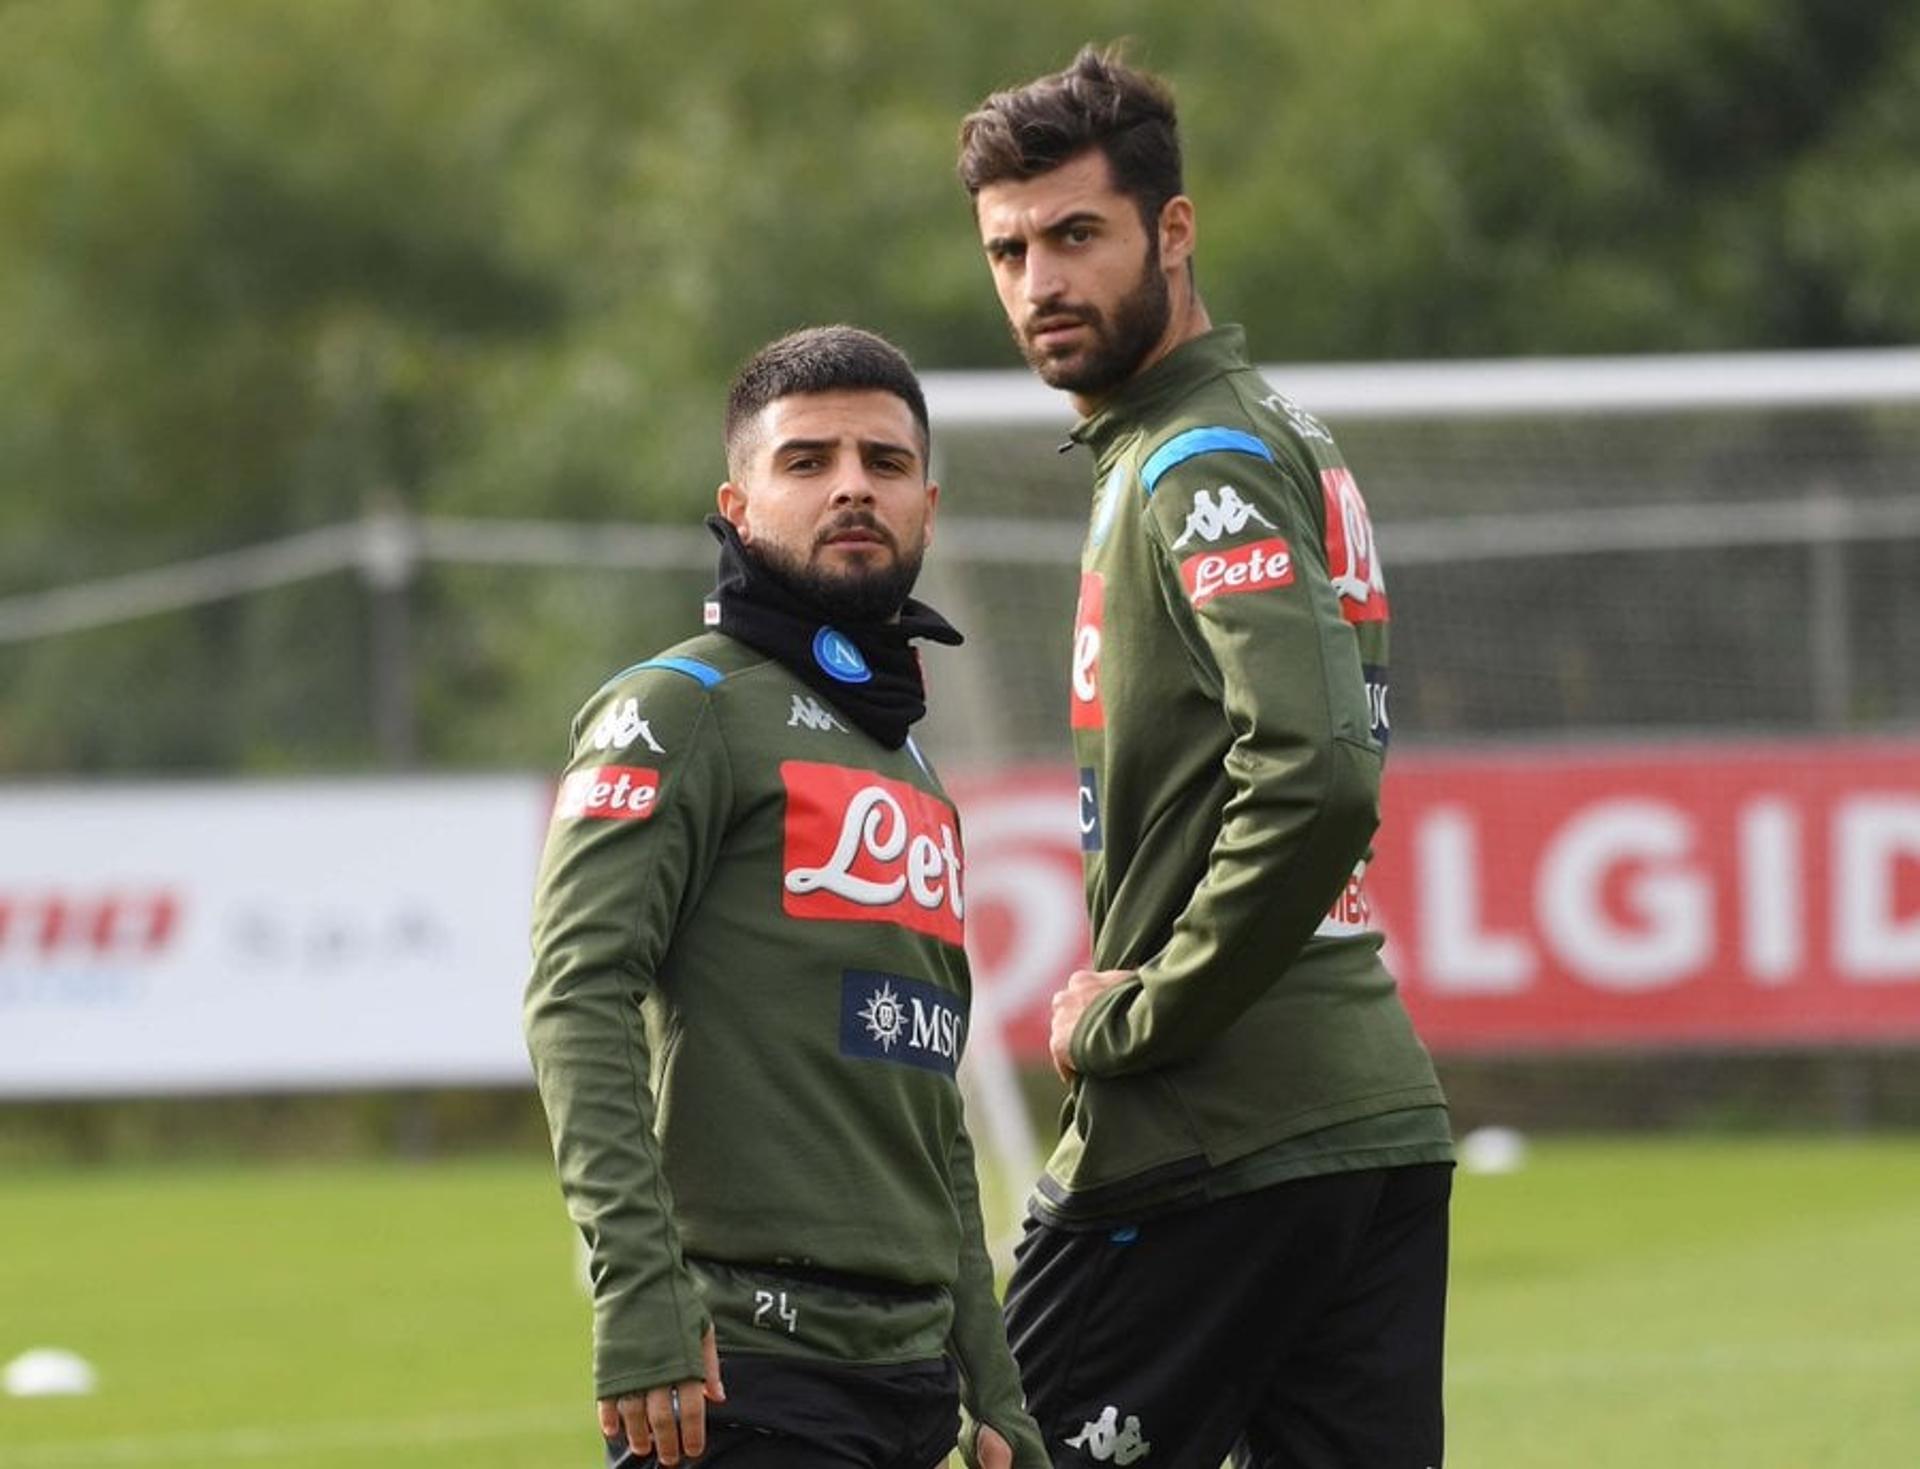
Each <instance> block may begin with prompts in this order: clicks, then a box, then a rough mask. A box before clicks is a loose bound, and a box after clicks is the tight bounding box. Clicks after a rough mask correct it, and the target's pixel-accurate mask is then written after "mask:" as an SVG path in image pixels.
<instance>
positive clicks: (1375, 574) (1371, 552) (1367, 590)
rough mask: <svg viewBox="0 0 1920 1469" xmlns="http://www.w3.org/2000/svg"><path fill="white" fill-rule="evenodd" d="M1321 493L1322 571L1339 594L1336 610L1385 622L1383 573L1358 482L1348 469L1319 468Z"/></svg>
mask: <svg viewBox="0 0 1920 1469" xmlns="http://www.w3.org/2000/svg"><path fill="white" fill-rule="evenodd" d="M1320 494H1321V497H1322V499H1324V500H1325V502H1326V510H1327V570H1328V571H1329V572H1330V573H1331V574H1332V577H1333V589H1334V590H1335V591H1336V592H1338V593H1339V594H1340V615H1341V616H1343V617H1344V618H1346V619H1347V621H1348V622H1385V621H1386V620H1387V578H1386V573H1385V572H1383V571H1382V570H1381V569H1380V554H1379V550H1378V548H1377V547H1376V546H1375V545H1374V543H1373V518H1372V517H1371V516H1370V515H1368V514H1367V502H1366V501H1365V500H1364V499H1362V498H1361V496H1360V486H1359V485H1357V484H1356V483H1354V479H1353V474H1352V472H1351V471H1350V470H1347V469H1345V468H1340V469H1323V470H1321V471H1320Z"/></svg>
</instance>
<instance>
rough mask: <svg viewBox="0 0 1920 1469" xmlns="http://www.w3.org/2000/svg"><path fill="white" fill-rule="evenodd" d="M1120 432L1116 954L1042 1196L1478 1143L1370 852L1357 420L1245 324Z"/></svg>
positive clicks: (1109, 518) (1088, 671) (1094, 685)
mask: <svg viewBox="0 0 1920 1469" xmlns="http://www.w3.org/2000/svg"><path fill="white" fill-rule="evenodd" d="M1074 437H1075V439H1076V440H1078V441H1079V442H1080V443H1082V444H1084V445H1086V446H1087V447H1088V448H1090V449H1091V450H1092V451H1093V453H1094V455H1095V457H1096V460H1097V466H1096V483H1097V485H1098V490H1097V494H1096V501H1095V505H1094V510H1093V519H1092V524H1091V527H1090V530H1089V533H1088V537H1087V542H1086V549H1085V552H1084V555H1083V559H1082V572H1081V588H1080V606H1079V612H1078V616H1077V620H1076V627H1075V637H1074V651H1073V669H1072V695H1073V698H1072V718H1071V722H1072V725H1073V740H1074V750H1075V754H1076V757H1077V761H1078V764H1079V766H1080V802H1081V809H1080V816H1081V833H1082V840H1081V845H1082V848H1083V851H1084V857H1085V868H1086V882H1087V901H1088V909H1089V914H1090V917H1091V921H1092V927H1093V948H1094V963H1095V967H1096V968H1099V969H1134V970H1137V971H1138V975H1137V978H1136V979H1135V980H1133V981H1131V982H1129V983H1127V984H1124V985H1122V986H1119V987H1117V988H1115V989H1114V990H1112V991H1110V992H1108V993H1107V994H1106V995H1103V996H1102V997H1101V998H1100V999H1099V1000H1097V1001H1096V1002H1095V1003H1094V1004H1093V1005H1092V1006H1091V1007H1089V1009H1088V1010H1087V1012H1086V1014H1085V1015H1084V1016H1083V1017H1082V1019H1081V1022H1080V1024H1079V1026H1078V1027H1077V1029H1076V1030H1075V1032H1074V1034H1073V1037H1072V1043H1071V1048H1070V1049H1071V1055H1072V1059H1073V1063H1074V1065H1075V1067H1076V1068H1077V1070H1078V1072H1079V1077H1080V1080H1079V1082H1078V1084H1077V1085H1076V1088H1075V1090H1074V1093H1073V1095H1072V1097H1071V1099H1070V1102H1069V1107H1068V1116H1067V1126H1066V1128H1065V1131H1064V1135H1063V1137H1062V1140H1061V1143H1060V1146H1059V1148H1058V1149H1057V1150H1056V1152H1055V1153H1054V1155H1053V1158H1052V1159H1051V1161H1050V1162H1049V1164H1048V1167H1047V1171H1046V1174H1045V1176H1044V1177H1043V1179H1042V1180H1041V1185H1040V1199H1039V1201H1038V1203H1039V1206H1040V1208H1041V1211H1042V1212H1043V1213H1046V1214H1049V1215H1051V1216H1052V1217H1054V1218H1056V1219H1057V1220H1059V1221H1061V1222H1073V1221H1075V1220H1088V1221H1092V1220H1099V1219H1103V1218H1107V1217H1110V1216H1113V1215H1116V1214H1123V1213H1127V1212H1129V1211H1133V1210H1137V1209H1140V1208H1143V1207H1146V1206H1149V1205H1155V1204H1165V1203H1167V1202H1169V1201H1174V1200H1182V1199H1190V1198H1195V1197H1219V1196H1222V1195H1224V1194H1229V1193H1233V1192H1237V1191H1241V1190H1244V1189H1249V1188H1255V1187H1260V1186H1262V1185H1264V1184H1266V1183H1271V1182H1277V1181H1280V1180H1281V1179H1284V1178H1289V1177H1299V1176H1304V1175H1307V1174H1311V1173H1319V1172H1332V1171H1338V1170H1341V1169H1346V1168H1358V1167H1369V1166H1377V1165H1387V1164H1398V1163H1414V1162H1433V1161H1444V1160H1446V1159H1448V1158H1450V1157H1451V1155H1452V1154H1451V1141H1450V1138H1449V1132H1448V1126H1447V1118H1446V1112H1445V1108H1444V1099H1443V1097H1442V1094H1441V1091H1440V1087H1439V1084H1438V1082H1437V1081H1436V1079H1435V1076H1434V1072H1433V1067H1432V1064H1431V1062H1430V1061H1429V1059H1428V1057H1427V1054H1426V1052H1425V1050H1424V1048H1423V1047H1422V1046H1421V1044H1420V1042H1419V1040H1418V1039H1417V1038H1416V1036H1415V1035H1414V1032H1413V1029H1412V1026H1411V1024H1410V1023H1409V1021H1408V1018H1407V1015H1406V1011H1405V1008H1404V1007H1403V1006H1402V1004H1401V1002H1400V999H1399V996H1398V993H1397V991H1396V989H1395V986H1394V982H1393V978H1392V976H1391V975H1390V974H1389V973H1388V972H1387V970H1386V968H1385V966H1384V965H1383V964H1382V963H1381V960H1380V952H1379V951H1380V935H1379V933H1378V931H1377V930H1375V929H1374V928H1373V927H1372V926H1371V924H1370V922H1369V914H1368V910H1367V903H1366V897H1365V886H1364V864H1365V862H1366V859H1367V856H1368V851H1369V842H1370V841H1371V838H1372V835H1373V832H1374V829H1375V827H1376V825H1377V824H1378V819H1379V817H1378V796H1379V782H1380V771H1381V764H1382V761H1383V759H1384V756H1385V752H1386V743H1387V733H1388V727H1387V719H1388V714H1387V686H1388V681H1387V625H1388V621H1387V610H1388V606H1387V593H1386V585H1385V578H1384V576H1383V574H1382V572H1381V568H1380V563H1379V559H1378V556H1377V554H1376V548H1375V547H1374V545H1373V539H1372V531H1371V527H1370V525H1369V522H1368V520H1367V515H1366V507H1365V505H1364V503H1363V501H1362V500H1361V497H1360V492H1359V490H1358V488H1357V486H1356V485H1355V484H1354V480H1353V476H1352V475H1351V474H1350V473H1349V472H1348V470H1347V468H1346V466H1345V464H1344V463H1343V462H1342V460H1341V458H1340V455H1339V452H1338V450H1337V449H1336V448H1335V446H1334V442H1333V439H1332V436H1331V435H1330V434H1328V432H1327V431H1326V429H1325V428H1324V427H1323V426H1322V425H1321V424H1320V423H1319V422H1318V421H1316V420H1315V419H1313V418H1312V417H1310V416H1309V415H1308V414H1306V413H1305V412H1304V411H1302V410H1301V409H1299V408H1298V407H1296V406H1295V405H1293V404H1292V403H1290V402H1288V401H1287V400H1286V399H1285V398H1283V397H1281V396H1280V395H1279V394H1277V393H1275V392H1274V391H1273V390H1272V389H1271V388H1270V387H1269V386H1268V385H1267V384H1266V383H1265V382H1264V381H1263V380H1262V379H1261V377H1260V376H1259V374H1258V373H1257V372H1255V371H1254V369H1253V368H1252V367H1251V366H1250V365H1249V364H1248V362H1247V360H1246V357H1245V352H1244V345H1243V339H1242V337H1241V333H1240V331H1239V329H1238V328H1237V327H1224V328H1221V329H1219V330H1216V331H1213V332H1210V333H1208V334H1206V335H1204V336H1202V337H1199V338H1196V339H1195V340H1193V341H1190V342H1187V343H1185V344H1184V345H1182V346H1181V347H1179V348H1178V349H1176V350H1175V351H1174V352H1172V353H1171V354H1169V355H1168V356H1167V357H1165V358H1163V359H1162V360H1161V361H1159V362H1158V363H1156V364H1154V366H1152V367H1151V368H1149V369H1148V370H1147V371H1146V372H1145V373H1143V374H1141V375H1140V376H1139V377H1137V378H1135V379H1133V380H1131V381H1129V382H1128V383H1127V384H1126V385H1124V386H1123V387H1122V388H1121V389H1120V390H1119V391H1118V392H1117V393H1115V394H1114V395H1113V396H1112V397H1111V398H1110V399H1108V400H1107V401H1106V402H1104V403H1103V404H1102V405H1101V407H1100V409H1099V411H1098V412H1096V413H1095V414H1094V415H1093V416H1091V417H1089V418H1088V419H1087V420H1085V421H1084V422H1083V423H1081V424H1080V425H1079V427H1078V428H1077V429H1076V430H1075V434H1074Z"/></svg>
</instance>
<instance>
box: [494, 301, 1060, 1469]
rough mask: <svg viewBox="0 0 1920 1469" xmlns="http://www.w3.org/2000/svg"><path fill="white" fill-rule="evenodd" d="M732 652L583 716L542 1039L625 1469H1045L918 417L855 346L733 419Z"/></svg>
mask: <svg viewBox="0 0 1920 1469" xmlns="http://www.w3.org/2000/svg"><path fill="white" fill-rule="evenodd" d="M726 450H727V470H728V481H727V483H725V484H723V485H722V486H721V487H720V491H719V505H720V514H719V515H718V516H715V517H712V518H711V519H710V520H709V522H708V524H709V525H710V526H712V527H713V529H714V532H715V534H716V535H717V536H718V537H719V539H720V541H721V551H720V575H719V585H718V587H717V588H716V590H715V593H714V596H713V598H712V600H711V601H710V602H709V603H708V604H707V609H706V621H707V624H708V626H709V628H710V629H711V630H710V631H707V632H704V633H702V634H701V635H699V636H696V637H693V638H691V639H689V640H687V641H685V642H683V643H680V644H678V645H676V646H674V647H672V648H669V649H668V650H666V651H665V652H663V653H660V654H658V655H656V656H654V657H651V658H648V659H646V660H645V661H644V662H641V663H638V664H636V665H634V666H633V667H632V668H629V669H628V670H626V671H625V672H624V673H621V674H618V675H616V676H615V677H614V678H612V679H611V680H609V681H608V683H607V684H606V686H605V687H603V688H602V689H601V690H600V691H599V692H598V693H596V694H595V695H594V696H593V697H592V698H591V699H589V700H588V701H587V703H586V706H585V707H584V708H583V709H582V710H581V711H580V713H579V715H578V716H577V717H576V718H575V720H574V724H573V755H572V759H571V760H570V761H569V763H568V765H567V768H566V773H565V775H564V777H563V779H562V781H561V786H560V793H559V800H558V803H557V805H556V806H555V809H554V815H553V822H552V826H551V829H550V831H549V834H548V838H547V845H546V851H545V855H544V857H543V859H542V863H541V868H540V876H539V884H538V889H537V893H536V898H535V909H534V925H533V942H534V965H533V973H532V977H531V980H530V981H529V984H528V988H527V1002H526V1028H527V1040H528V1046H529V1049H530V1050H531V1052H532V1055H533V1060H534V1069H535V1072H536V1075H537V1077H538V1081H539V1086H540V1094H541V1098H542V1100H543V1101H544V1103H545V1105H546V1110H547V1117H548V1120H549V1122H550V1124H551V1128H552V1132H553V1140H554V1156H555V1160H556V1162H557V1164H558V1169H559V1175H560V1183H561V1188H562V1191H563V1192H564V1193H565V1195H566V1199H567V1204H568V1208H569V1211H570V1212H571V1214H572V1216H573V1219H574V1222H575V1223H576V1224H577V1225H578V1226H579V1228H580V1230H581V1233H582V1234H583V1235H584V1237H585V1239H586V1242H587V1245H588V1247H589V1250H590V1253H591V1275H592V1282H593V1299H594V1385H595V1392H596V1395H597V1396H598V1398H599V1400H600V1426H601V1430H602V1432H603V1434H604V1435H605V1437H606V1439H607V1443H608V1458H609V1462H610V1463H613V1464H620V1465H640V1464H653V1463H655V1462H658V1463H659V1464H662V1465H672V1464H677V1463H679V1462H681V1461H682V1460H683V1459H687V1458H700V1457H701V1456H702V1455H704V1459H703V1462H706V1463H712V1464H715V1465H725V1466H727V1469H754V1466H774V1465H778V1466H783V1469H796V1466H797V1469H807V1466H813V1465H818V1466H827V1465H832V1466H835V1469H846V1466H849V1465H864V1466H870V1469H926V1466H930V1465H935V1464H939V1463H943V1462H944V1461H945V1458H946V1455H947V1453H948V1451H949V1450H950V1449H951V1448H952V1447H953V1446H954V1442H955V1437H956V1433H957V1431H958V1427H959V1421H958V1418H957V1409H958V1408H959V1407H960V1406H961V1404H962V1402H964V1406H965V1408H966V1409H967V1411H968V1414H969V1417H970V1420H971V1422H972V1423H973V1424H975V1425H978V1428H977V1432H978V1442H977V1443H973V1442H969V1444H968V1445H967V1448H968V1451H969V1453H970V1454H975V1455H977V1457H978V1461H979V1462H980V1463H982V1464H985V1465H993V1466H1006V1465H1015V1466H1018V1469H1040V1466H1044V1465H1045V1464H1046V1463H1047V1459H1046V1450H1045V1448H1044V1446H1043V1445H1042V1444H1041V1442H1040V1439H1039V1436H1038V1432H1037V1430H1036V1428H1035V1427H1034V1425H1033V1422H1032V1420H1031V1419H1030V1418H1029V1417H1028V1415H1027V1413H1026V1410H1025V1408H1024V1406H1023V1403H1022V1400H1021V1392H1020V1384H1019V1379H1018V1377H1017V1375H1016V1372H1015V1369H1014V1365H1013V1359H1012V1356H1011V1354H1010V1353H1009V1351H1008V1349H1007V1343H1006V1337H1005V1328H1004V1326H1003V1323H1002V1321H1001V1317H1000V1310H999V1305H998V1302H997V1301H996V1299H995V1296H994V1285H993V1274H992V1266H991V1263H990V1261H989V1259H988V1255H987V1250H986V1246H985V1243H984V1240H983V1233H982V1225H981V1215H980V1205H979V1197H978V1191H977V1187H976V1183H975V1174H974V1159H973V1148H972V1144H971V1143H970V1142H969V1141H968V1136H967V1131H966V1127H965V1125H964V1123H963V1120H962V1116H961V1103H960V1092H959V1088H958V1086H957V1085H956V1083H955V1077H954V1071H955V1067H956V1066H957V1065H958V1063H959V1060H960V1056H961V1051H962V1048H963V1046H964V1044H965V1039H966V1027H967V1014H968V1000H969V993H970V981H969V976H968V970H967V961H966V955H965V952H964V950H963V949H962V947H961V940H962V933H963V923H964V919H965V914H966V900H965V886H964V883H963V880H962V873H963V861H964V859H963V856H962V851H961V845H960V828H959V823H958V821H957V820H956V819H955V816H954V811H953V807H952V806H951V804H950V803H949V802H948V800H947V798H946V796H945V794H944V793H943V792H942V790H941V786H940V782H939V780H938V778H937V777H936V776H935V775H934V773H933V769H932V767H931V766H930V765H929V764H928V763H927V761H926V759H925V757H924V756H923V755H922V753H921V751H920V750H919V749H918V747H917V746H916V745H915V744H914V741H913V737H912V735H911V734H910V733H909V731H910V728H911V726H912V725H913V724H914V722H915V721H916V720H918V719H919V718H920V717H921V716H922V715H923V714H924V713H925V712H926V706H925V703H924V696H923V690H922V685H921V678H920V668H919V661H918V655H917V653H916V651H915V649H914V647H913V642H914V640H915V639H920V638H925V639H931V640H932V641H935V642H940V643H957V642H959V641H960V636H959V634H958V633H957V632H955V631H954V630H953V628H952V627H951V626H949V625H948V624H947V622H946V621H945V620H944V619H942V618H941V617H940V616H939V615H938V614H937V613H935V612H934V611H933V610H932V609H930V608H928V607H926V606H924V605H922V604H921V603H919V602H916V601H913V600H911V599H910V597H909V595H908V594H909V593H910V591H911V590H912V588H913V584H914V579H915V576H916V574H917V573H918V571H919V568H920V562H921V556H922V554H923V553H924V551H925V550H926V548H927V545H928V544H929V543H930V542H931V540H932V537H933V523H934V511H935V507H936V504H937V502H938V498H939V490H938V487H937V486H935V485H934V484H932V483H931V482H930V481H929V479H928V477H927V467H928V458H927V456H928V428H927V410H926V403H925V400H924V398H923V397H922V394H921V389H920V385H919V383H918V381H917V380H916V378H915V377H914V374H913V370H912V368H911V367H910V366H909V365H908V363H907V361H906V359H905V358H904V357H903V356H901V355H900V353H899V352H898V351H896V350H895V349H894V348H893V347H892V346H890V345H889V344H888V343H886V342H885V341H883V340H881V339H880V338H878V337H875V336H873V335H871V334H869V333H867V332H862V331H857V330H855V329H853V328H850V327H826V328H817V329H813V330H809V331H804V332H799V333H796V334H795V335H793V336H789V337H785V338H783V339H781V340H780V341H777V342H775V343H773V344H772V345H770V346H768V347H766V348H764V349H763V350H762V351H761V352H760V353H759V354H758V355H756V356H755V357H754V358H753V359H752V360H751V361H749V362H748V363H747V364H746V365H745V366H744V367H743V368H742V369H741V371H740V373H739V375H738V377H737V378H736V379H735V381H734V383H733V386H732V390H731V392H730V394H729V397H728V400H727V413H726Z"/></svg>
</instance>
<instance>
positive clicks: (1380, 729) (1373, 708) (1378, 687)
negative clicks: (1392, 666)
mask: <svg viewBox="0 0 1920 1469" xmlns="http://www.w3.org/2000/svg"><path fill="white" fill-rule="evenodd" d="M1360 676H1361V677H1362V678H1364V679H1365V680H1366V681H1367V730H1368V733H1370V734H1371V735H1372V736H1373V737H1374V739H1376V740H1378V741H1379V742H1380V747H1381V748H1382V749H1385V748H1386V746H1387V741H1388V740H1389V739H1390V738H1392V736H1393V717H1392V715H1391V714H1390V713H1389V712H1388V710H1387V670H1386V669H1384V668H1381V667H1380V666H1379V665H1378V664H1374V663H1362V664H1361V665H1360Z"/></svg>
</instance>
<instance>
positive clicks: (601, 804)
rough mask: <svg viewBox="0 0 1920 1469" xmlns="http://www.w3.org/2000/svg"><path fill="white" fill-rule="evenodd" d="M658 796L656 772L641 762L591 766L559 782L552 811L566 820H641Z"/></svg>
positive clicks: (658, 788) (657, 776) (658, 776)
mask: <svg viewBox="0 0 1920 1469" xmlns="http://www.w3.org/2000/svg"><path fill="white" fill-rule="evenodd" d="M659 799H660V772H659V771H657V770H649V769H647V768H646V767H645V766H641V765H595V766H593V767H591V768H590V769H587V770H576V771H574V772H573V774H571V775H569V776H568V777H567V778H566V779H565V780H563V781H562V782H561V783H560V800H559V803H558V804H557V805H556V806H555V807H554V812H553V814H554V815H555V816H557V817H564V818H567V819H569V820H584V821H645V820H646V819H647V818H648V817H649V816H651V815H653V808H654V803H655V802H656V801H658V800H659Z"/></svg>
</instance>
